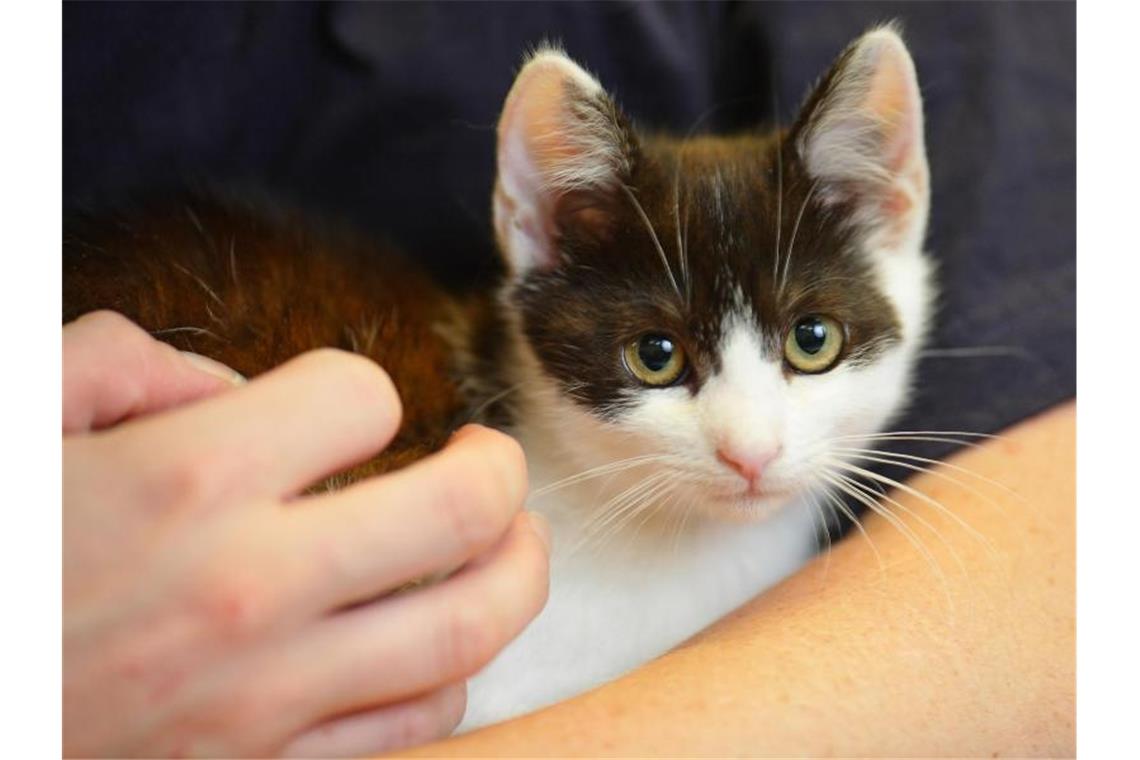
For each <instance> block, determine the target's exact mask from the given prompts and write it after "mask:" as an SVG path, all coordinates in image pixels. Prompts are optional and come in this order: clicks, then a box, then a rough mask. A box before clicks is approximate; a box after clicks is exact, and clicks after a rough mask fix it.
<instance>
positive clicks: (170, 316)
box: [64, 26, 933, 729]
mask: <svg viewBox="0 0 1140 760" xmlns="http://www.w3.org/2000/svg"><path fill="white" fill-rule="evenodd" d="M922 122H923V117H922V106H921V98H920V95H919V90H918V85H917V80H916V76H915V71H914V66H913V63H912V61H911V59H910V56H909V55H908V53H907V50H906V48H905V46H904V45H903V43H902V41H901V39H900V38H899V37H898V35H897V33H896V32H895V31H894V29H893V28H891V27H889V26H888V27H883V28H879V29H875V30H873V31H871V32H869V33H867V34H866V35H864V36H863V37H861V38H860V39H859V40H857V41H856V42H855V43H854V44H852V45H851V47H849V48H848V49H847V50H846V51H845V52H844V53H843V54H842V55H841V56H840V57H839V59H838V60H837V61H836V63H835V64H834V65H833V67H832V68H831V70H830V71H829V72H828V73H827V74H826V75H825V76H824V77H823V78H822V80H821V81H820V82H819V83H818V85H817V86H816V87H815V88H814V90H813V91H812V93H811V94H810V95H809V97H808V98H807V100H806V101H805V103H804V105H803V107H802V110H801V113H800V115H799V116H798V118H797V120H796V121H795V123H794V124H793V125H792V126H791V127H790V128H789V129H787V130H782V131H775V132H770V133H761V132H756V133H747V134H742V135H736V136H730V137H699V138H695V139H689V140H675V139H670V138H667V137H660V136H648V135H644V134H641V133H639V132H637V131H636V130H635V129H634V128H633V126H632V125H631V124H630V122H629V120H628V119H627V118H626V117H625V116H624V115H623V114H622V113H621V111H620V110H619V109H618V107H617V106H616V105H615V104H614V102H613V100H612V99H611V98H610V97H609V96H608V95H607V94H606V93H605V92H604V91H603V89H602V88H601V86H600V85H599V84H598V83H597V82H596V81H595V80H594V79H593V78H592V77H591V76H590V75H589V74H587V73H586V72H585V71H584V70H582V69H581V68H580V67H579V66H577V65H576V64H575V63H574V62H572V61H571V60H570V59H569V58H567V57H566V56H565V55H564V54H563V53H561V52H559V51H557V50H554V49H542V50H540V51H539V52H537V53H535V54H534V55H533V56H532V57H530V59H529V61H528V62H527V63H526V64H525V66H524V67H523V69H522V70H521V71H520V73H519V75H518V77H517V79H516V81H515V83H514V86H513V87H512V89H511V91H510V94H509V95H508V97H507V100H506V104H505V106H504V109H503V114H502V117H501V120H500V123H499V128H498V159H497V160H498V177H497V180H496V183H495V188H494V194H493V214H494V226H495V231H496V237H497V241H498V245H499V248H500V251H501V252H502V254H503V258H504V260H505V262H506V266H507V270H508V271H507V276H506V279H505V283H504V285H503V288H502V290H501V293H500V294H499V298H498V300H497V301H495V300H493V299H492V297H491V295H490V294H486V293H484V294H475V295H469V296H465V297H457V296H455V295H453V294H448V293H445V292H444V291H443V290H442V289H440V288H438V287H437V286H435V285H433V284H432V283H431V282H430V281H428V280H426V279H425V278H423V277H422V275H419V274H417V273H415V272H414V271H412V270H410V269H408V268H407V267H406V265H404V264H400V263H397V259H396V258H394V257H393V256H392V255H391V254H389V253H387V252H385V251H382V250H377V249H376V248H375V247H374V246H372V245H371V244H365V243H355V242H354V243H345V242H343V241H332V242H330V240H329V238H327V237H323V236H321V235H318V234H317V233H315V232H313V231H312V230H311V229H308V228H304V227H299V226H298V225H297V223H296V222H295V221H290V220H288V219H280V218H272V217H268V218H267V217H265V216H264V215H262V216H258V215H256V214H250V213H249V212H248V211H243V210H240V209H238V210H235V207H234V206H233V205H232V204H230V205H227V204H220V205H218V204H211V203H208V202H205V201H195V202H194V203H195V204H197V205H189V206H186V207H185V208H176V209H175V210H173V211H168V212H164V213H161V214H160V213H155V212H147V213H143V214H141V215H135V216H133V217H129V218H126V217H119V218H118V219H117V220H112V221H111V222H110V223H109V222H108V220H107V219H106V218H104V219H103V220H101V221H99V220H96V221H94V222H93V221H91V220H89V221H88V222H87V223H86V224H87V226H86V227H74V226H73V227H71V228H69V231H68V235H67V238H66V241H65V279H64V293H65V297H64V300H65V304H66V308H67V311H66V312H65V316H74V315H77V314H78V313H81V312H83V311H86V310H88V309H90V308H94V307H111V308H118V309H119V310H121V311H124V313H127V315H128V316H131V317H132V318H134V319H136V320H137V321H140V322H141V323H142V324H144V326H146V327H147V328H148V329H151V330H152V331H155V333H156V334H158V335H159V336H160V337H163V338H164V339H167V340H170V341H171V342H172V343H175V344H176V345H178V346H179V347H180V348H188V349H192V350H196V351H198V352H199V353H205V354H207V355H210V356H213V357H215V358H218V359H220V360H222V361H225V362H227V363H229V364H231V365H232V366H234V367H235V368H236V369H238V370H239V371H242V372H244V373H245V374H256V373H257V372H260V371H264V370H265V369H268V368H269V367H271V366H273V365H274V364H276V363H279V362H280V361H283V360H284V359H285V358H288V356H290V355H292V354H294V353H297V352H299V351H301V350H305V349H306V348H311V347H314V346H317V345H340V346H342V347H347V348H351V349H355V350H360V351H362V352H363V353H366V354H367V355H370V356H372V357H373V358H375V359H376V360H377V361H379V362H380V363H381V364H382V365H384V366H385V367H386V368H387V369H388V370H389V372H390V373H391V374H392V375H393V377H394V379H395V381H396V385H397V387H398V388H399V389H400V390H401V395H402V397H403V398H404V401H405V406H406V408H407V410H408V414H407V415H406V419H405V423H404V426H405V427H404V428H403V429H402V430H401V435H400V437H399V438H398V439H397V444H396V445H395V446H394V448H393V449H392V450H391V451H390V452H386V453H385V454H382V455H380V456H379V457H377V458H376V459H375V460H374V461H373V462H370V463H366V464H365V465H363V466H362V467H361V468H358V469H357V470H355V471H353V472H352V473H349V474H348V476H347V477H346V478H343V479H342V480H349V479H352V478H355V477H361V476H363V475H365V474H368V473H371V472H382V471H384V470H386V469H390V468H392V467H394V466H399V465H401V464H403V463H405V462H407V461H410V460H411V459H414V458H416V457H418V456H422V455H423V454H424V453H426V452H427V451H430V450H433V449H435V448H437V447H438V446H439V445H441V443H442V442H443V441H444V440H445V439H446V435H447V433H448V432H449V431H450V430H451V429H453V428H454V427H455V426H457V425H458V424H461V423H462V422H463V421H466V420H467V419H471V418H477V419H486V418H487V417H488V415H489V416H490V421H492V422H494V423H496V424H499V425H500V426H502V427H505V428H506V429H508V430H509V431H510V432H511V433H512V434H514V435H515V436H517V438H518V439H519V440H520V441H521V442H522V444H523V446H524V448H525V450H526V452H527V458H528V464H529V467H530V470H531V483H532V493H531V497H530V500H529V502H528V503H529V507H530V508H531V509H535V510H539V511H541V512H543V513H544V514H546V515H547V517H548V518H549V519H550V522H551V526H552V529H553V535H554V555H553V560H552V568H551V594H550V600H549V602H548V604H547V607H546V609H545V610H544V611H543V612H542V613H541V614H540V616H539V617H538V618H537V619H536V620H535V622H534V623H533V624H532V625H531V626H530V627H528V628H527V630H526V631H524V632H523V634H522V635H521V636H520V637H519V638H518V639H517V640H516V641H515V642H513V643H512V644H511V645H510V646H509V647H508V648H507V649H506V650H504V652H503V653H502V654H501V655H500V656H499V657H498V658H496V659H495V660H494V661H493V662H492V663H491V664H490V665H489V666H488V667H487V668H486V669H485V670H484V671H483V672H481V673H480V674H478V675H477V676H476V677H475V678H473V679H472V681H471V683H470V689H469V699H468V712H467V716H466V717H465V719H464V723H463V725H462V728H464V729H469V728H473V727H475V726H479V725H483V724H485V723H488V722H492V721H497V720H501V719H503V718H506V717H510V716H512V715H516V714H519V713H521V712H524V711H529V710H533V709H535V708H538V707H540V706H542V705H545V704H549V703H551V702H554V701H557V700H559V699H562V698H565V697H567V696H570V695H572V694H575V693H578V692H581V691H583V690H585V689H588V688H590V687H593V686H595V685H597V684H599V683H602V682H603V681H606V680H608V679H611V678H614V677H616V676H618V675H620V674H621V673H623V672H625V671H627V670H629V669H630V668H632V667H634V666H636V665H638V664H640V663H642V662H645V661H646V660H648V659H650V658H652V657H655V656H657V655H659V654H661V653H663V652H665V651H667V650H668V649H670V648H671V647H673V646H675V645H677V644H678V643H680V642H682V641H683V640H685V639H686V638H687V637H689V636H691V635H692V634H694V633H696V632H697V631H699V630H700V629H702V628H704V627H705V626H707V625H708V624H709V623H711V622H712V621H714V620H716V619H717V618H719V617H721V616H723V615H724V614H725V613H727V612H728V611H730V610H732V609H733V608H735V607H737V606H739V605H740V604H741V603H743V602H744V601H746V600H748V599H749V598H751V597H753V596H755V595H756V594H757V593H759V592H760V591H761V590H762V589H764V588H765V587H767V586H769V585H771V584H772V583H774V582H776V581H777V580H779V579H780V578H781V577H783V576H785V575H787V574H788V573H790V572H792V571H793V570H795V569H796V568H797V567H798V566H799V565H801V564H802V563H803V562H804V561H805V560H806V559H808V558H809V557H810V556H811V555H812V553H813V552H814V550H815V549H816V535H817V529H818V525H817V522H818V521H821V520H822V519H823V511H824V508H823V506H821V505H820V503H819V502H818V501H816V498H817V496H818V495H820V494H821V493H822V492H824V491H826V490H827V489H828V486H829V482H828V472H829V471H830V469H829V467H828V465H827V461H828V460H835V459H843V458H844V457H843V456H842V455H841V453H840V452H838V451H837V450H835V449H834V448H833V447H836V446H842V443H840V441H841V440H842V439H847V440H852V439H853V437H855V436H860V435H867V434H870V433H873V432H875V431H877V430H879V429H881V428H882V426H883V425H885V424H886V422H887V421H888V420H889V419H890V418H891V417H892V416H893V415H894V414H896V413H897V412H898V411H899V410H900V408H901V407H902V405H903V404H904V403H905V400H906V398H907V392H908V387H909V383H910V378H911V374H912V370H913V367H914V364H915V358H916V354H917V351H918V349H919V347H920V345H921V343H922V341H923V338H924V335H925V333H926V328H927V322H928V313H929V310H930V303H931V300H932V297H933V285H932V274H931V269H932V267H931V265H930V263H929V261H928V259H927V258H926V257H925V255H924V253H923V250H922V243H923V238H924V235H925V227H926V220H927V214H928V207H929V181H928V169H927V163H926V157H925V149H924V144H923V126H922ZM148 214H149V215H148ZM92 225H93V226H92Z"/></svg>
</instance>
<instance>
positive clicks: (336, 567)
mask: <svg viewBox="0 0 1140 760" xmlns="http://www.w3.org/2000/svg"><path fill="white" fill-rule="evenodd" d="M526 493H527V474H526V460H525V459H524V457H523V453H522V449H521V448H520V447H519V445H518V444H517V443H516V442H515V440H514V439H513V438H511V437H509V436H507V435H504V434H503V433H499V432H497V431H494V430H491V429H489V428H485V427H482V426H479V425H468V426H466V427H464V428H462V429H460V431H459V432H457V433H456V435H455V436H454V437H453V438H452V440H451V441H450V443H449V444H448V445H447V447H446V448H445V449H444V450H443V451H441V452H439V453H437V454H435V455H432V456H430V457H427V458H426V459H424V460H422V461H420V462H417V463H416V464H414V465H411V466H410V467H407V468H405V469H403V470H400V471H397V472H394V473H391V474H389V475H387V476H385V477H380V478H372V479H370V480H366V481H363V482H360V483H356V484H354V485H352V486H350V487H348V488H346V489H344V490H342V491H338V492H334V493H326V494H320V495H317V496H311V497H308V498H305V499H303V500H301V501H299V502H296V503H292V504H290V505H288V507H287V512H288V522H287V523H285V524H283V525H282V526H281V527H282V533H283V535H282V537H281V539H280V540H279V541H278V542H277V543H276V544H275V545H274V547H273V550H272V551H273V556H272V557H271V558H268V559H267V561H269V562H273V563H275V565H276V566H277V569H276V571H275V574H277V575H279V576H280V577H285V578H288V579H289V581H288V582H287V583H285V584H283V587H284V588H287V589H289V590H290V592H289V593H290V596H291V599H292V605H293V606H294V607H298V606H299V607H300V608H302V609H303V610H308V612H309V613H313V612H324V611H326V610H328V609H331V608H334V607H338V606H343V605H346V604H351V603H354V602H359V601H362V600H366V599H370V598H374V597H375V596H376V595H377V594H379V593H382V592H384V591H388V590H391V589H393V588H396V587H398V586H400V585H403V584H405V583H408V582H411V581H415V580H418V579H420V578H423V577H425V576H428V575H431V574H434V573H439V572H446V571H449V570H452V569H454V568H457V567H459V566H461V565H463V564H464V563H466V562H468V561H469V560H471V559H472V558H473V557H476V556H477V555H479V554H480V553H482V552H484V551H486V550H487V549H489V548H490V547H492V546H493V545H495V544H496V543H497V542H499V541H500V539H501V538H502V536H503V534H504V532H505V531H506V530H507V529H508V528H509V526H510V524H511V521H512V520H513V519H514V518H515V516H516V515H517V514H518V513H519V511H520V510H521V509H522V506H523V501H524V499H525V497H526ZM262 519H263V520H264V521H265V522H267V523H268V522H269V521H276V520H277V519H278V518H277V516H276V515H267V516H265V517H264V518H262Z"/></svg>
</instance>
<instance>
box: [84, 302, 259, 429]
mask: <svg viewBox="0 0 1140 760" xmlns="http://www.w3.org/2000/svg"><path fill="white" fill-rule="evenodd" d="M241 382H243V381H242V377H241V375H239V374H238V373H236V372H234V371H233V370H231V369H230V368H228V367H226V366H224V365H222V364H219V363H217V362H214V361H212V360H209V359H205V358H204V357H200V356H194V355H189V354H186V353H184V352H180V351H178V350H176V349H174V348H172V347H171V346H169V345H167V344H165V343H161V342H159V341H157V340H155V339H154V338H152V337H151V336H150V335H149V334H148V333H147V332H146V331H145V330H143V329H142V328H141V327H139V326H138V325H136V324H135V323H133V322H131V321H130V320H128V319H127V318H126V317H124V316H122V315H121V314H118V313H116V312H113V311H96V312H91V313H89V314H85V315H83V316H82V317H80V318H79V319H77V320H75V321H74V322H71V323H70V324H67V325H65V326H64V328H63V429H64V432H67V433H81V432H86V431H89V430H93V429H96V430H97V429H99V428H103V427H107V426H109V425H113V424H115V423H117V422H121V421H122V420H124V419H127V418H130V417H134V416H137V415H143V414H150V413H153V412H158V411H162V410H163V409H167V408H170V407H174V406H179V405H181V404H185V403H188V402H190V401H195V400H197V399H199V398H204V397H206V396H211V395H213V394H215V393H218V392H219V391H222V390H226V389H227V388H231V387H233V386H235V385H238V384H240V383H241Z"/></svg>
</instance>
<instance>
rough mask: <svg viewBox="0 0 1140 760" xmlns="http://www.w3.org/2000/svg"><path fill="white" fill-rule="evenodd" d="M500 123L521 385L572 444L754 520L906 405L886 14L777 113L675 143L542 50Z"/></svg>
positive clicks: (913, 183) (908, 263)
mask: <svg viewBox="0 0 1140 760" xmlns="http://www.w3.org/2000/svg"><path fill="white" fill-rule="evenodd" d="M498 140H499V142H498V178H497V182H496V187H495V194H494V218H495V230H496V235H497V238H498V242H499V246H500V249H501V251H502V253H503V255H504V256H505V258H506V261H507V265H508V269H509V272H510V281H509V283H508V286H507V290H506V293H505V297H506V298H507V300H508V303H509V304H510V311H511V313H512V318H513V320H514V322H515V327H516V329H517V330H518V337H519V343H520V344H521V346H522V351H521V353H522V357H521V358H520V362H521V363H522V365H523V366H524V367H526V368H527V369H526V370H525V372H524V377H523V379H522V380H523V383H524V384H526V385H528V386H529V387H528V388H527V389H526V390H527V392H526V396H527V397H528V398H529V399H530V403H531V404H532V407H533V406H535V405H537V407H538V408H537V409H531V410H530V413H531V414H532V415H535V416H538V417H541V418H543V419H545V420H546V421H547V424H548V425H549V427H550V428H551V429H556V430H557V433H556V436H557V438H558V445H560V446H561V447H563V449H564V450H565V455H566V457H567V458H568V460H569V461H571V462H573V463H575V464H576V465H577V466H580V467H588V466H597V465H601V464H605V463H607V462H611V461H612V462H617V461H618V460H624V459H628V458H633V457H645V458H644V459H637V460H635V459H629V462H630V463H633V462H637V464H636V465H633V464H631V469H628V470H626V473H627V475H628V474H629V473H630V472H634V471H636V472H637V478H638V479H641V478H643V477H650V476H653V477H656V478H657V480H658V481H659V483H660V484H661V487H660V488H659V491H660V494H659V495H664V494H665V493H669V494H677V495H678V498H677V499H676V501H677V502H678V503H682V502H683V503H685V504H689V505H694V506H700V507H702V508H706V509H707V510H709V511H711V512H713V513H716V514H719V515H725V516H737V517H739V516H743V517H755V516H758V515H763V514H766V513H767V512H769V511H770V510H771V509H772V508H774V507H777V506H779V505H781V504H783V503H785V502H786V501H788V500H789V498H790V497H791V496H793V495H794V494H796V493H798V492H801V491H803V490H805V489H808V488H812V487H816V486H819V485H821V484H822V483H821V481H820V480H819V478H818V476H819V473H820V472H823V471H826V468H824V467H822V465H823V463H824V462H825V461H826V459H827V458H828V457H835V456H840V455H841V453H842V452H840V450H839V449H840V448H841V447H846V448H852V447H857V446H858V443H857V442H856V441H857V439H856V438H853V436H857V435H860V434H868V433H872V432H874V431H875V430H877V429H880V428H881V427H882V426H883V425H884V424H885V423H886V422H887V420H888V419H889V418H890V417H891V416H892V415H893V414H895V413H896V412H897V411H898V410H899V409H900V407H901V405H902V404H903V403H904V401H905V399H906V396H907V391H908V386H909V382H910V375H911V370H912V368H913V364H914V361H915V355H916V352H917V350H918V347H919V344H920V343H921V341H922V338H923V335H924V333H925V330H926V322H927V314H928V311H929V304H930V301H931V298H932V292H931V291H932V286H931V284H930V276H929V274H930V273H929V269H930V267H929V264H928V262H927V260H926V258H925V257H924V255H923V252H922V243H923V237H924V234H925V228H926V221H927V214H928V207H929V197H930V196H929V187H930V186H929V179H928V169H927V162H926V155H925V147H924V141H923V117H922V102H921V97H920V94H919V89H918V83H917V79H916V76H915V70H914V65H913V63H912V61H911V58H910V55H909V54H908V52H907V49H906V47H905V45H904V44H903V42H902V40H901V39H900V38H899V36H898V34H897V33H896V32H895V31H894V30H893V29H892V28H890V27H886V28H879V29H876V30H873V31H871V32H869V33H867V34H866V35H864V36H863V37H861V38H860V39H858V40H857V41H856V42H855V43H854V44H852V45H851V46H850V47H849V48H848V49H847V50H846V51H844V52H843V54H842V55H841V56H840V57H839V59H838V60H837V61H836V62H835V64H834V65H833V67H832V68H831V70H830V71H828V72H827V74H826V75H825V76H824V77H823V78H822V79H821V80H820V82H819V83H818V85H817V86H816V87H815V88H814V90H813V91H812V92H811V94H810V95H809V97H808V98H807V100H806V101H805V103H804V105H803V107H802V110H801V113H800V115H799V116H798V118H797V120H796V121H795V123H794V124H793V125H792V126H791V127H790V128H788V129H786V130H783V131H779V132H769V133H765V132H755V133H749V134H742V135H737V136H730V137H698V138H693V139H683V140H674V139H669V138H664V137H658V136H647V135H643V134H641V133H639V132H637V131H636V130H635V129H634V128H633V126H632V125H631V124H630V122H629V121H628V120H627V119H626V117H625V116H624V115H623V114H622V113H621V111H620V110H619V108H618V107H617V105H616V104H615V103H614V101H613V100H612V99H611V98H610V96H609V95H607V94H606V92H605V91H604V90H603V89H602V87H601V86H600V85H599V84H598V82H596V81H595V80H594V79H593V78H592V77H591V76H590V75H589V74H587V73H586V72H585V71H584V70H583V69H582V68H580V67H579V66H578V65H576V64H575V63H574V62H573V61H571V60H570V59H569V58H567V57H566V56H565V55H564V54H563V53H561V52H559V51H557V50H551V49H545V50H542V51H540V52H538V53H536V54H535V55H533V56H532V57H531V58H530V59H529V61H528V62H527V63H526V64H525V66H524V67H523V69H522V70H521V71H520V73H519V75H518V78H517V79H516V81H515V84H514V86H513V88H512V89H511V92H510V94H509V96H508V97H507V101H506V104H505V106H504V108H503V114H502V117H501V120H500V123H499V130H498ZM614 471H615V472H616V471H617V470H616V469H615V470H614ZM666 484H667V485H666ZM683 497H687V498H683Z"/></svg>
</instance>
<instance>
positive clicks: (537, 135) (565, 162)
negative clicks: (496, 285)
mask: <svg viewBox="0 0 1140 760" xmlns="http://www.w3.org/2000/svg"><path fill="white" fill-rule="evenodd" d="M634 146H635V139H634V136H633V131H632V129H631V128H630V126H629V124H628V122H627V121H626V119H625V117H624V116H622V114H621V112H620V111H619V110H618V108H617V106H616V105H615V104H614V102H613V100H612V99H611V98H610V97H609V95H607V94H606V92H605V90H603V89H602V86H601V85H600V84H598V82H597V81H595V80H594V78H593V77H591V76H590V75H589V74H587V73H586V72H585V71H584V70H583V69H582V68H581V67H580V66H578V65H577V64H576V63H574V62H573V61H572V60H570V59H569V58H568V57H567V56H566V55H565V54H564V53H562V52H561V51H559V50H556V49H553V48H543V49H540V50H539V51H538V52H536V53H535V54H534V55H532V56H531V57H530V58H529V60H528V61H527V62H526V64H525V65H524V66H523V68H522V70H521V71H520V72H519V74H518V77H517V78H516V79H515V83H514V85H513V86H512V87H511V91H510V93H509V94H508V95H507V100H506V103H505V104H504V106H503V113H502V116H501V117H500V119H499V129H498V154H497V162H498V178H497V180H496V182H495V194H494V216H495V235H496V237H497V239H498V243H499V248H500V250H501V251H502V252H503V255H504V256H505V257H506V259H507V264H508V266H509V267H510V270H511V273H512V275H514V276H520V275H522V274H525V273H526V272H528V271H530V270H532V269H535V268H539V269H544V268H547V269H548V268H552V267H554V266H556V265H557V264H558V262H559V260H560V257H561V253H560V248H559V241H560V239H561V238H562V237H563V235H565V234H566V233H567V232H568V231H569V230H570V228H573V230H574V232H576V233H579V234H586V235H594V236H604V235H605V234H606V232H607V228H608V225H609V223H610V220H611V218H612V215H611V214H610V213H609V210H608V208H609V206H610V205H611V204H612V203H613V202H614V201H615V199H616V198H617V196H618V193H619V192H620V190H621V186H622V183H623V182H625V181H627V179H628V177H629V173H630V168H631V163H632V161H633V152H634V150H635V148H634Z"/></svg>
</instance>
